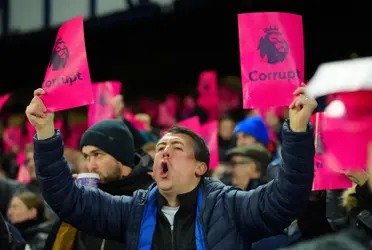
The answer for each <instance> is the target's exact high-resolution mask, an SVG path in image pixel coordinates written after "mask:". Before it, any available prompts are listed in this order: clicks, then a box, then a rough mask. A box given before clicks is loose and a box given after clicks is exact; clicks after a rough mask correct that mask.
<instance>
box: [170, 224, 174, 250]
mask: <svg viewBox="0 0 372 250" xmlns="http://www.w3.org/2000/svg"><path fill="white" fill-rule="evenodd" d="M170 230H171V237H172V250H174V234H173V230H174V226H173V225H171V226H170Z"/></svg>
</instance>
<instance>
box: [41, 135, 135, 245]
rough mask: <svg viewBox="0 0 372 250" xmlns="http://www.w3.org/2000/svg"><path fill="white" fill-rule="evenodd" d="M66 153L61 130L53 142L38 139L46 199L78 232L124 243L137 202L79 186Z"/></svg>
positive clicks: (42, 188)
mask: <svg viewBox="0 0 372 250" xmlns="http://www.w3.org/2000/svg"><path fill="white" fill-rule="evenodd" d="M63 151H64V148H63V141H62V137H61V134H60V132H59V131H58V130H56V134H55V136H54V137H52V138H50V139H47V140H41V141H39V140H37V139H36V138H34V157H35V166H36V173H37V178H38V180H39V181H40V185H41V191H42V194H43V197H44V199H45V200H46V201H47V203H48V204H49V205H50V207H51V208H52V209H53V210H54V212H55V213H56V214H57V215H58V216H59V217H60V219H61V220H62V221H65V222H67V223H69V224H71V225H73V226H74V227H76V228H77V229H79V230H81V231H83V232H86V233H88V234H91V235H93V236H97V237H101V238H106V239H112V240H117V241H123V240H124V239H123V235H125V231H126V229H127V223H126V222H127V218H128V217H129V211H130V210H131V206H132V203H133V198H132V197H128V196H112V195H109V194H107V193H104V192H102V191H100V190H98V189H93V188H85V187H82V186H78V185H76V184H75V181H74V179H73V177H72V174H71V171H70V168H69V166H68V163H67V161H66V159H65V158H64V157H63Z"/></svg>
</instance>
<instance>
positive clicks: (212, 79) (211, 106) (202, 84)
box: [197, 71, 219, 120]
mask: <svg viewBox="0 0 372 250" xmlns="http://www.w3.org/2000/svg"><path fill="white" fill-rule="evenodd" d="M198 92H199V97H198V99H197V104H198V106H200V107H202V108H203V109H205V110H206V111H207V112H208V120H215V119H217V118H218V108H217V107H218V104H219V103H218V102H219V96H218V85H217V72H216V71H205V72H203V73H201V74H200V77H199V82H198Z"/></svg>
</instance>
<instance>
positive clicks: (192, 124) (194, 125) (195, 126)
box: [178, 116, 201, 135]
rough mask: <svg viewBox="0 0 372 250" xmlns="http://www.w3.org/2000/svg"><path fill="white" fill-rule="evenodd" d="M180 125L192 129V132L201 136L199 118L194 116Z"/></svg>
mask: <svg viewBox="0 0 372 250" xmlns="http://www.w3.org/2000/svg"><path fill="white" fill-rule="evenodd" d="M178 125H179V126H182V127H186V128H188V129H191V130H192V131H194V132H195V133H197V134H199V135H200V134H201V128H200V120H199V117H198V116H193V117H191V118H187V119H185V120H183V121H180V122H179V123H178Z"/></svg>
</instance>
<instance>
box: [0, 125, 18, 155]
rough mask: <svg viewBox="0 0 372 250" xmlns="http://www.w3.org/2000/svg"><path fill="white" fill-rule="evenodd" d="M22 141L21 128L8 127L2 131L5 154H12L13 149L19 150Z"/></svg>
mask: <svg viewBox="0 0 372 250" xmlns="http://www.w3.org/2000/svg"><path fill="white" fill-rule="evenodd" d="M21 140H22V128H20V127H8V128H5V129H4V134H3V142H4V150H5V152H13V149H14V148H18V149H20V147H21Z"/></svg>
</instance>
